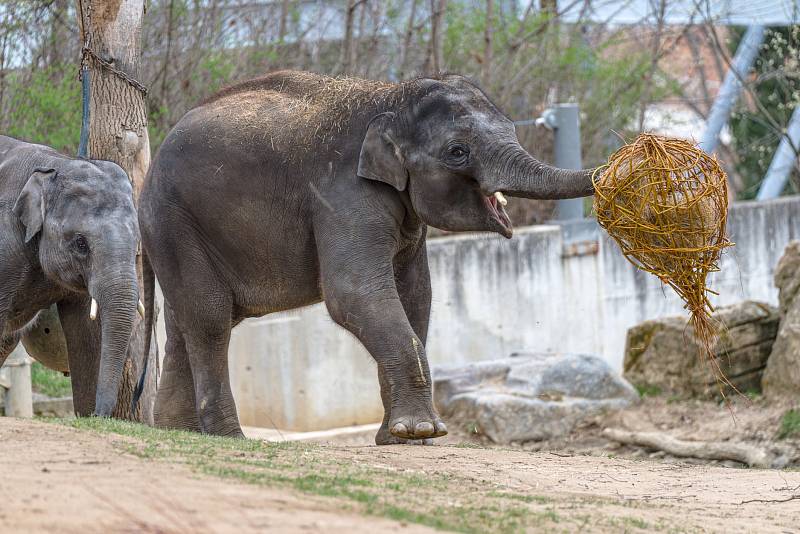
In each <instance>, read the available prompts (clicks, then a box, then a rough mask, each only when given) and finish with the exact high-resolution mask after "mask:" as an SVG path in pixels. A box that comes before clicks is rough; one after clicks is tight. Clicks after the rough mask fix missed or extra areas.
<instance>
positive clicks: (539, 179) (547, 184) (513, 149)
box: [483, 142, 594, 200]
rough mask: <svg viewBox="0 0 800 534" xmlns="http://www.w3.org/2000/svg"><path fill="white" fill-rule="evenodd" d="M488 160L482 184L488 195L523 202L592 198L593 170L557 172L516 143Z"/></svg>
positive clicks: (503, 147)
mask: <svg viewBox="0 0 800 534" xmlns="http://www.w3.org/2000/svg"><path fill="white" fill-rule="evenodd" d="M495 154H496V155H495V157H493V158H491V159H489V162H488V165H487V169H486V170H487V171H488V172H487V173H486V174H487V175H488V176H486V177H485V179H484V180H483V182H484V183H485V184H486V185H484V188H486V189H491V191H488V192H489V193H493V192H494V191H500V192H502V193H505V194H508V195H511V196H514V197H523V198H538V199H548V200H549V199H552V200H557V199H567V198H579V197H587V196H592V195H593V194H594V183H593V181H592V174H593V173H594V169H587V170H572V169H559V168H557V167H552V166H550V165H547V164H546V163H542V162H541V161H539V160H537V159H536V158H534V157H533V156H531V155H530V154H528V152H526V151H525V149H524V148H522V146H520V144H519V143H517V142H513V143H508V144H506V145H504V146H502V147H501V148H499V149H498V150H496V152H495Z"/></svg>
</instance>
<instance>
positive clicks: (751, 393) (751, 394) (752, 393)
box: [744, 388, 761, 401]
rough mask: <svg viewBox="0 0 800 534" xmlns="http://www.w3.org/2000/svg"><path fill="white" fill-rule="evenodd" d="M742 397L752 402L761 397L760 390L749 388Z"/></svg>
mask: <svg viewBox="0 0 800 534" xmlns="http://www.w3.org/2000/svg"><path fill="white" fill-rule="evenodd" d="M744 395H745V397H747V398H748V399H750V400H751V401H754V400H756V399H757V398H759V397H760V396H761V390H758V389H755V388H750V389H748V390H747V391H745V392H744Z"/></svg>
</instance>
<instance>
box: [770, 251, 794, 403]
mask: <svg viewBox="0 0 800 534" xmlns="http://www.w3.org/2000/svg"><path fill="white" fill-rule="evenodd" d="M775 286H777V288H778V295H779V297H778V300H779V306H780V308H779V309H780V317H781V326H780V329H779V330H778V337H777V338H776V339H775V344H774V345H773V346H772V353H771V354H770V356H769V360H768V361H767V368H766V370H765V371H764V376H763V378H762V380H761V385H762V388H763V390H764V395H766V396H768V397H771V398H775V397H790V398H793V399H797V398H798V397H800V299H797V298H796V297H797V295H798V292H800V241H792V242H791V243H789V244H788V245H787V246H786V250H785V251H784V253H783V256H782V257H781V259H780V261H779V262H778V265H777V266H776V267H775Z"/></svg>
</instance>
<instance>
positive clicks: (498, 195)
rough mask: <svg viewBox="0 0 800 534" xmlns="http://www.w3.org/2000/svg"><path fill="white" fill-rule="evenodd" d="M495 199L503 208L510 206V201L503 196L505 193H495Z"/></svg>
mask: <svg viewBox="0 0 800 534" xmlns="http://www.w3.org/2000/svg"><path fill="white" fill-rule="evenodd" d="M494 198H496V199H497V201H498V202H499V203H500V205H501V206H506V205H508V200H507V199H506V197H505V195H503V193H501V192H500V191H495V193H494Z"/></svg>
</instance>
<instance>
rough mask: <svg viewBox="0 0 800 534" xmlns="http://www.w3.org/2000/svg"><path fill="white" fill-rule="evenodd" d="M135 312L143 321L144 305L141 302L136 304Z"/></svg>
mask: <svg viewBox="0 0 800 534" xmlns="http://www.w3.org/2000/svg"><path fill="white" fill-rule="evenodd" d="M136 310H137V311H138V312H139V317H141V318H142V319H144V304H142V301H141V300H140V301H139V302H138V303H137V304H136Z"/></svg>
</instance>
